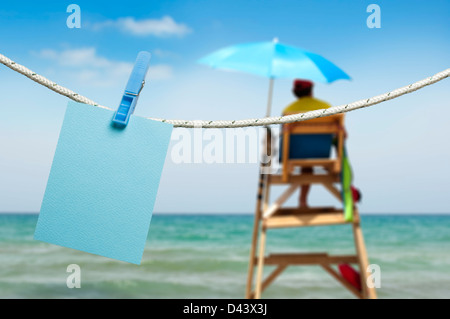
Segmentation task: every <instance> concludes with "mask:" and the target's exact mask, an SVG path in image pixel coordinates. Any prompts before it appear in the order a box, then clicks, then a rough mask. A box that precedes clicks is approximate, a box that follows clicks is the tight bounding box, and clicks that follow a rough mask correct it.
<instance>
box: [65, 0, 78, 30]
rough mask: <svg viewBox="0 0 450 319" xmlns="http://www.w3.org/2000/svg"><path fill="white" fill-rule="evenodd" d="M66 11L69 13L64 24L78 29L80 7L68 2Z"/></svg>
mask: <svg viewBox="0 0 450 319" xmlns="http://www.w3.org/2000/svg"><path fill="white" fill-rule="evenodd" d="M66 12H68V13H70V15H69V16H68V17H67V20H66V25H67V27H68V28H69V29H73V28H76V29H79V28H81V9H80V6H79V5H77V4H70V5H69V6H68V7H67V10H66Z"/></svg>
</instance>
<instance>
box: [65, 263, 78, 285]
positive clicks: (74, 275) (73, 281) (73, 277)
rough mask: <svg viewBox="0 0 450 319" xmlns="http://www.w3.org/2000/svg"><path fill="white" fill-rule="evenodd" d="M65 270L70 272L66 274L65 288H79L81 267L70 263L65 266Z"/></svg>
mask: <svg viewBox="0 0 450 319" xmlns="http://www.w3.org/2000/svg"><path fill="white" fill-rule="evenodd" d="M66 272H68V273H70V275H69V276H67V280H66V285H67V288H70V289H73V288H81V268H80V266H78V265H77V264H70V265H69V266H67V269H66Z"/></svg>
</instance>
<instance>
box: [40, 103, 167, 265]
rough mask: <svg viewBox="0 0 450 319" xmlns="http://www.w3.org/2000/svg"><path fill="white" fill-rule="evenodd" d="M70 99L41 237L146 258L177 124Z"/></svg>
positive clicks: (44, 204) (103, 253)
mask: <svg viewBox="0 0 450 319" xmlns="http://www.w3.org/2000/svg"><path fill="white" fill-rule="evenodd" d="M113 115H114V112H113V111H109V110H105V109H101V108H98V107H94V106H90V105H86V104H81V103H76V102H72V101H71V102H69V104H68V106H67V110H66V114H65V117H64V122H63V125H62V128H61V133H60V136H59V140H58V145H57V147H56V152H55V156H54V158H53V164H52V168H51V171H50V176H49V179H48V183H47V188H46V190H45V195H44V199H43V202H42V206H41V211H40V214H39V219H38V223H37V226H36V231H35V234H34V238H35V239H37V240H40V241H44V242H47V243H51V244H55V245H60V246H64V247H69V248H73V249H77V250H81V251H85V252H89V253H92V254H97V255H101V256H105V257H109V258H113V259H118V260H122V261H126V262H130V263H134V264H140V262H141V259H142V254H143V252H144V247H145V242H146V239H147V234H148V230H149V226H150V220H151V217H152V212H153V206H154V204H155V200H156V194H157V191H158V185H159V180H160V177H161V173H162V169H163V166H164V161H165V158H166V153H167V149H168V146H169V141H170V135H171V132H172V125H170V124H167V123H162V122H157V121H151V120H147V119H144V118H141V117H137V116H132V117H131V118H130V122H129V124H128V126H127V127H126V128H125V129H117V128H115V127H113V126H112V125H111V120H112V117H113Z"/></svg>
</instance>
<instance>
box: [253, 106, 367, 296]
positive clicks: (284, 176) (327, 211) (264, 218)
mask: <svg viewBox="0 0 450 319" xmlns="http://www.w3.org/2000/svg"><path fill="white" fill-rule="evenodd" d="M344 132H345V129H344V115H343V114H338V115H332V116H327V117H322V118H316V119H312V120H308V121H302V122H297V123H291V124H285V125H284V126H283V132H282V142H281V147H280V155H281V156H280V162H281V164H282V169H281V172H279V173H276V174H265V173H264V172H263V171H262V170H261V172H260V179H259V187H258V198H257V203H256V213H255V220H254V227H253V236H252V244H251V250H250V261H249V272H248V280H247V289H246V298H249V299H250V298H256V299H259V298H261V294H262V292H263V291H264V289H265V288H267V287H268V286H269V285H270V284H271V283H272V282H273V281H274V280H275V279H276V278H277V276H279V275H280V274H281V273H282V272H283V271H284V270H285V269H286V268H287V267H288V266H290V265H314V264H315V265H319V266H321V267H322V268H323V269H324V270H325V271H326V272H328V273H329V274H330V275H331V276H332V277H334V278H335V279H336V280H337V281H338V282H340V283H341V284H342V285H343V286H344V287H345V288H347V289H348V290H349V291H350V292H352V293H353V294H354V295H355V296H356V297H358V298H376V291H375V289H374V288H372V287H369V286H368V285H367V284H366V282H367V279H368V277H369V273H368V272H367V267H368V265H369V264H368V258H367V253H366V248H365V244H364V239H363V234H362V231H361V227H360V218H359V214H358V210H357V207H356V205H355V204H354V202H353V199H351V198H349V196H348V194H349V193H348V192H344V191H345V190H344V189H342V187H343V186H342V184H344V183H343V180H344V179H345V180H346V184H347V185H344V187H349V185H348V184H349V181H348V176H346V174H348V172H345V171H344V170H346V169H348V168H349V167H348V166H347V168H346V167H345V165H344V164H348V163H346V161H347V159H346V154H345V149H344V139H345V136H344V134H345V133H344ZM332 144H333V145H335V147H336V151H335V152H334V153H335V155H334V156H333V157H330V150H331V148H332ZM271 145H272V133H271V130H270V128H267V138H266V147H267V154H268V155H271V153H272V150H271ZM268 165H269V163H267V164H262V168H264V166H268ZM305 167H308V168H312V169H313V172H312V173H311V174H301V173H298V170H299V168H305ZM317 168H322V173H320V172H317V171H318V170H317ZM300 172H301V170H300ZM304 184H321V185H322V186H324V187H325V188H326V189H327V190H328V191H329V192H330V193H331V194H332V195H333V196H335V197H336V198H337V199H338V200H339V201H340V202H341V203H342V204H343V205H342V207H337V208H334V207H314V208H313V207H308V208H300V207H295V208H284V207H282V206H283V204H284V203H285V202H286V201H287V200H288V199H289V197H290V196H291V195H292V194H293V193H294V192H295V191H296V190H298V189H299V188H300V187H301V186H302V185H304ZM275 185H286V186H287V189H286V190H285V191H284V193H282V194H281V196H280V197H279V198H278V199H276V200H275V201H274V202H273V203H271V204H270V203H269V194H270V188H271V187H272V186H275ZM343 194H347V197H346V195H344V196H343ZM350 195H351V193H350ZM346 201H347V202H346ZM348 201H350V202H348ZM342 224H351V225H352V228H353V237H354V242H355V251H356V253H355V254H354V255H341V256H331V255H328V254H327V253H289V254H283V253H271V254H269V255H267V256H266V255H265V250H266V240H267V232H268V230H269V229H272V228H283V227H284V228H285V227H305V226H323V225H342ZM258 239H259V244H258ZM258 245H259V248H258V247H257V246H258ZM257 248H258V249H257ZM351 264H356V265H357V266H358V268H359V275H358V274H357V273H355V272H353V274H352V273H351V274H352V275H353V278H350V279H353V281H352V280H349V278H348V276H345V275H344V276H343V274H344V272H340V271H338V270H336V269H335V266H336V265H339V267H343V268H341V269H347V270H350V271H353V268H352V267H351V266H350V265H351ZM265 265H271V266H276V268H275V270H273V272H272V273H271V274H270V275H268V276H267V277H266V278H265V279H263V269H264V266H265ZM349 266H350V267H349ZM255 268H256V282H255V284H253V281H254V277H255V276H254V270H255ZM346 277H347V278H346ZM355 278H357V279H356V282H355ZM358 281H359V282H358Z"/></svg>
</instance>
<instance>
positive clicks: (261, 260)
mask: <svg viewBox="0 0 450 319" xmlns="http://www.w3.org/2000/svg"><path fill="white" fill-rule="evenodd" d="M266 232H267V230H266V228H263V229H262V230H261V238H260V239H259V252H258V266H257V267H258V270H257V273H256V287H255V299H261V292H262V277H263V270H264V254H265V248H266V247H265V246H266V235H267V234H266Z"/></svg>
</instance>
